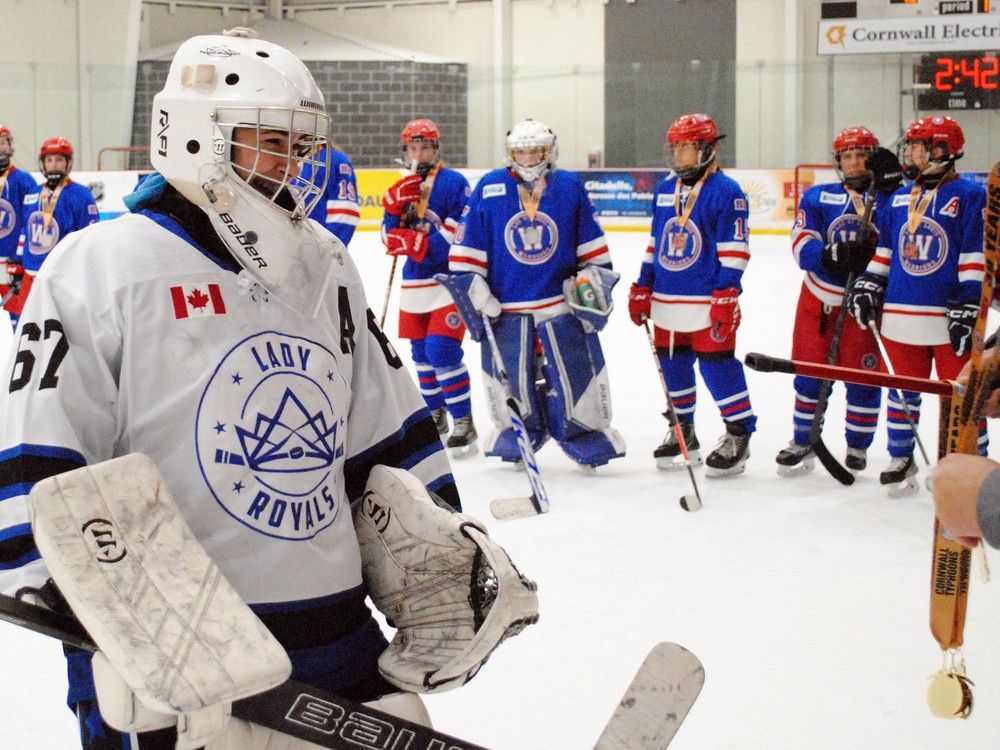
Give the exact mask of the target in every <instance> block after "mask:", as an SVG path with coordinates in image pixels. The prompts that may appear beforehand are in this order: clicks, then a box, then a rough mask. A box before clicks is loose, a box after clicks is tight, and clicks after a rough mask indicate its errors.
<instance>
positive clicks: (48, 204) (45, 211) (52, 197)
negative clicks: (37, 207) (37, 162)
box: [39, 182, 66, 232]
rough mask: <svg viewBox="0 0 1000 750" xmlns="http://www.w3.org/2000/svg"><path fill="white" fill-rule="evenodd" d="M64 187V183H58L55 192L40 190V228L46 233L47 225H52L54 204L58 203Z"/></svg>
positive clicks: (46, 189)
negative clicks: (41, 217)
mask: <svg viewBox="0 0 1000 750" xmlns="http://www.w3.org/2000/svg"><path fill="white" fill-rule="evenodd" d="M65 185H66V183H65V182H60V183H59V187H57V188H56V189H55V190H49V189H48V188H47V187H45V188H42V194H41V196H40V197H39V202H40V203H41V204H42V216H43V219H42V228H43V229H44V230H45V231H46V232H47V231H49V224H51V223H52V214H53V213H54V212H55V210H56V203H57V202H58V201H59V194H60V193H62V189H63V187H64V186H65Z"/></svg>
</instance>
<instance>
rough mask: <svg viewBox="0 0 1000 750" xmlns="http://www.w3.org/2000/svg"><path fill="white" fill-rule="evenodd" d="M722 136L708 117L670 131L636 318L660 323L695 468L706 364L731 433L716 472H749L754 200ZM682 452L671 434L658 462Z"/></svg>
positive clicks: (665, 361)
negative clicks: (747, 320) (720, 148)
mask: <svg viewBox="0 0 1000 750" xmlns="http://www.w3.org/2000/svg"><path fill="white" fill-rule="evenodd" d="M722 137H724V136H720V135H719V131H718V128H717V127H716V124H715V121H714V120H712V118H711V117H709V116H708V115H705V114H689V115H682V116H681V117H678V118H677V119H676V120H675V121H674V122H673V123H672V124H671V125H670V127H669V128H668V129H667V133H666V140H667V146H668V147H669V148H670V150H671V151H672V153H673V162H674V172H675V173H674V174H670V175H668V176H667V177H666V178H664V180H663V181H662V182H661V183H660V184H659V185H658V186H657V188H656V191H655V192H654V194H653V222H652V231H651V233H650V237H649V244H648V246H647V248H646V254H645V256H644V257H643V261H642V269H641V270H640V272H639V278H638V280H637V281H636V282H635V283H634V284H633V285H632V288H631V290H630V292H629V315H630V316H631V318H632V321H633V322H634V323H635V324H636V325H642V324H643V322H644V321H645V320H646V319H648V318H651V319H652V321H653V324H654V330H655V341H656V351H657V354H658V356H659V359H660V367H661V368H662V369H663V375H664V377H665V378H666V382H667V384H668V387H669V389H670V394H671V398H672V400H673V405H674V409H675V410H676V412H677V416H678V418H679V419H680V421H681V430H682V434H683V436H684V442H685V444H686V446H687V448H688V455H689V457H690V459H691V461H692V462H693V463H696V464H698V463H700V462H701V456H700V450H699V449H700V446H699V443H698V438H697V436H696V434H695V429H694V412H695V402H696V397H697V391H696V383H695V373H694V365H695V361H696V360H697V361H698V365H699V369H700V370H701V375H702V377H703V378H704V380H705V384H706V385H707V386H708V389H709V391H711V393H712V396H713V398H714V399H715V402H716V404H718V407H719V410H720V412H721V413H722V419H723V421H724V422H725V425H726V432H725V434H724V435H723V436H722V438H721V439H720V440H719V442H718V444H717V445H716V447H715V449H714V450H713V451H712V452H711V453H710V454H709V456H708V458H707V459H706V462H707V466H708V470H707V472H706V474H707V475H708V476H728V475H733V474H739V473H741V472H742V471H743V470H744V469H745V468H746V460H747V458H748V457H749V456H750V435H751V434H752V433H753V432H754V430H755V428H756V422H757V418H756V417H755V416H754V413H753V409H752V408H751V406H750V395H749V392H748V391H747V384H746V377H745V375H744V373H743V364H742V363H741V362H740V361H739V360H738V359H736V357H735V349H736V329H737V328H738V327H739V324H740V305H739V295H740V292H741V291H742V287H741V286H740V279H741V278H742V276H743V271H744V269H745V268H746V266H747V262H748V261H749V260H750V249H749V246H748V244H747V236H748V231H749V230H748V228H747V215H748V210H747V199H746V196H745V195H744V194H743V191H742V190H741V189H740V187H739V185H737V184H736V181H735V180H733V179H732V178H730V177H727V176H726V175H724V174H723V173H722V172H721V171H720V169H719V162H718V158H717V155H716V144H717V143H718V141H719V140H720V138H722ZM680 454H681V448H680V445H679V441H678V439H677V435H676V432H675V431H674V430H673V429H672V428H671V429H670V430H669V431H668V432H667V436H666V437H665V438H664V441H663V444H662V445H660V446H659V447H658V448H657V449H656V450H655V451H654V452H653V456H654V458H655V459H656V464H657V466H659V467H660V468H662V469H668V470H669V469H673V468H675V467H677V466H681V465H682V464H681V463H680V462H679V460H678V456H679V455H680Z"/></svg>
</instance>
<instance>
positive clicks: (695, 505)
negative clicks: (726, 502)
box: [642, 320, 702, 511]
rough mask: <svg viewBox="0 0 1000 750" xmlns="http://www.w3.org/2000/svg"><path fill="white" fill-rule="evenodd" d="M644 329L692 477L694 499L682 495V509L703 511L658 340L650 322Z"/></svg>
mask: <svg viewBox="0 0 1000 750" xmlns="http://www.w3.org/2000/svg"><path fill="white" fill-rule="evenodd" d="M642 327H643V328H645V329H646V339H647V340H648V341H649V349H650V351H652V352H653V362H654V363H655V364H656V372H657V373H658V374H659V376H660V385H661V386H663V395H664V396H665V397H666V399H667V414H666V417H667V421H668V422H670V428H671V429H672V430H673V431H674V435H676V436H677V444H678V445H679V446H680V448H681V455H682V456H683V457H684V466H686V467H687V472H688V476H689V477H691V486H692V487H693V488H694V497H692V496H691V495H681V507H682V508H683V509H684V510H687V511H696V510H701V507H702V503H701V493H700V492H698V482H697V481H695V478H694V469H693V468H691V459H690V458H689V457H688V449H687V441H686V440H684V431H683V429H681V420H680V419H679V418H678V417H677V412H676V411H675V410H674V400H673V399H672V398H670V386H668V385H667V376H666V375H664V374H663V368H662V367H661V366H660V358H659V357H658V356H657V355H656V339H654V338H653V332H652V331H651V330H650V329H649V321H648V320H644V321H642Z"/></svg>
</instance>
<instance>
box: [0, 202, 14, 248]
mask: <svg viewBox="0 0 1000 750" xmlns="http://www.w3.org/2000/svg"><path fill="white" fill-rule="evenodd" d="M16 223H17V214H16V213H14V207H13V206H12V205H10V202H9V201H6V200H4V199H3V198H0V240H2V239H3V238H4V237H6V236H7V235H8V234H10V233H11V232H13V231H14V224H16Z"/></svg>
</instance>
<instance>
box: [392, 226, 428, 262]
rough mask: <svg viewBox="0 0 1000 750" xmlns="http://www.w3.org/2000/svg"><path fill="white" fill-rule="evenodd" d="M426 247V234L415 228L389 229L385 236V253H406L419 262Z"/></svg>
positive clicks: (425, 252) (425, 253) (424, 254)
mask: <svg viewBox="0 0 1000 750" xmlns="http://www.w3.org/2000/svg"><path fill="white" fill-rule="evenodd" d="M427 247H428V243H427V235H426V234H424V233H423V232H420V231H417V230H416V229H401V228H396V229H390V230H389V231H388V232H387V233H386V236H385V254H386V255H406V256H409V257H410V258H413V260H415V261H416V262H417V263H421V262H422V261H423V259H424V257H425V256H426V255H427Z"/></svg>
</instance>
